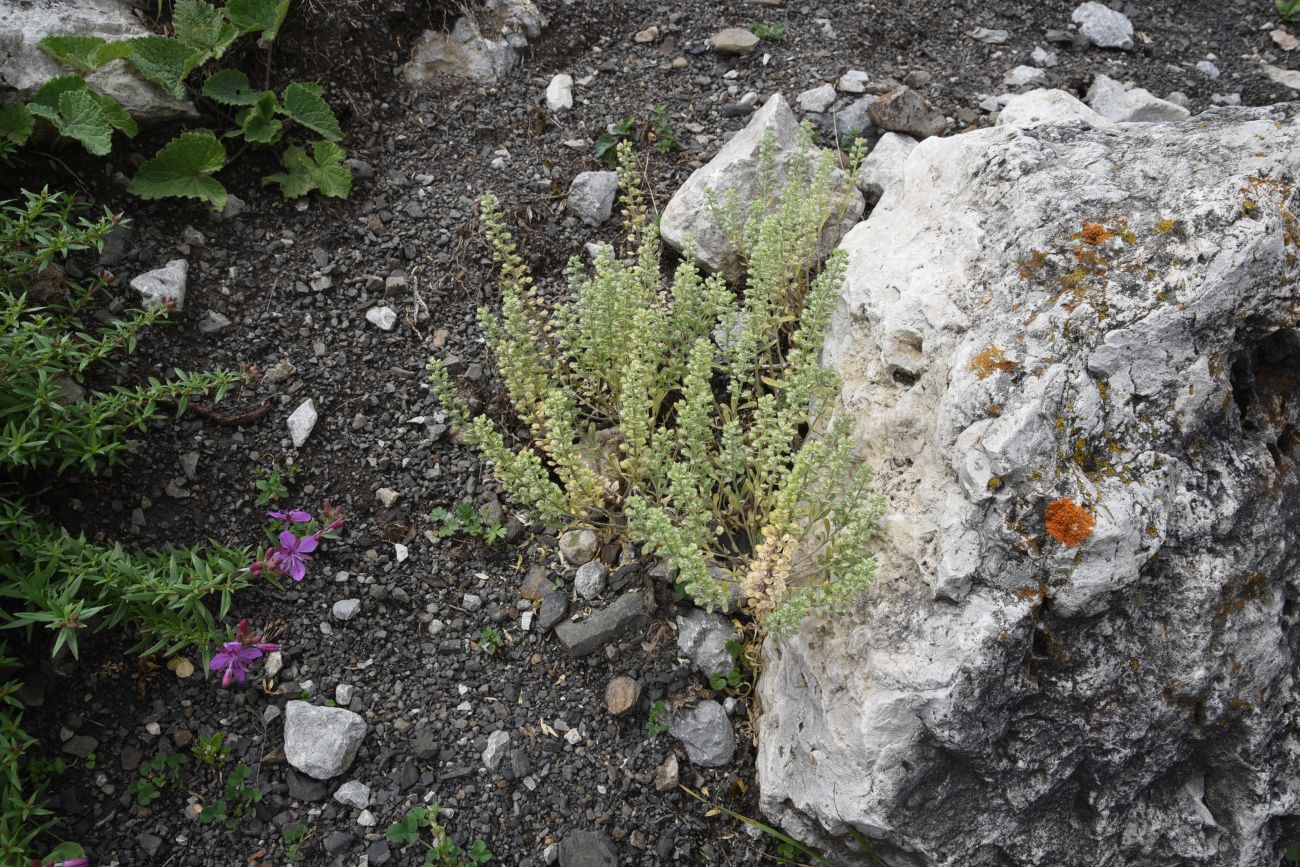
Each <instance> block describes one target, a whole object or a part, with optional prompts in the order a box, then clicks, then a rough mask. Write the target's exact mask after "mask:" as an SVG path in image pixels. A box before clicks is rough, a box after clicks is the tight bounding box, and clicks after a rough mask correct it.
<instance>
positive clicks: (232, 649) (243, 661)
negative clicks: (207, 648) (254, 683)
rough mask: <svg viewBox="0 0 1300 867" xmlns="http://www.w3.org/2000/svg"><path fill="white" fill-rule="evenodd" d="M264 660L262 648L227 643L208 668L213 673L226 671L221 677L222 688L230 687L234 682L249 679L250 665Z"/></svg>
mask: <svg viewBox="0 0 1300 867" xmlns="http://www.w3.org/2000/svg"><path fill="white" fill-rule="evenodd" d="M261 658H262V649H261V648H260V647H249V646H247V645H245V644H242V643H240V642H238V641H227V642H226V643H225V644H223V645H221V650H220V651H219V652H218V653H217V654H215V655H214V656H213V657H212V662H210V663H208V668H210V669H212V670H213V671H222V670H223V669H224V670H225V673H224V674H223V675H222V676H221V686H222V687H223V688H224V687H228V686H230V682H231V681H232V680H238V681H239V682H240V683H243V682H244V678H245V677H247V674H246V672H247V671H248V666H249V663H252V662H256V661H257V660H259V659H261Z"/></svg>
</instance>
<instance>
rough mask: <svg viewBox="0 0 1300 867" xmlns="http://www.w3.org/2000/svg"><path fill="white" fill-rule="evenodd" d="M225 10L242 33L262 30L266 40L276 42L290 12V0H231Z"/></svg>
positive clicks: (231, 21) (227, 16)
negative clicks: (281, 26)
mask: <svg viewBox="0 0 1300 867" xmlns="http://www.w3.org/2000/svg"><path fill="white" fill-rule="evenodd" d="M225 12H226V18H228V19H230V23H231V24H233V25H235V26H236V27H238V28H239V32H240V33H256V32H258V31H261V34H262V39H263V40H264V41H266V42H274V41H275V37H276V36H277V35H278V34H279V32H280V25H281V24H283V23H284V16H286V15H288V14H289V0H230V2H229V3H227V4H226V6H225Z"/></svg>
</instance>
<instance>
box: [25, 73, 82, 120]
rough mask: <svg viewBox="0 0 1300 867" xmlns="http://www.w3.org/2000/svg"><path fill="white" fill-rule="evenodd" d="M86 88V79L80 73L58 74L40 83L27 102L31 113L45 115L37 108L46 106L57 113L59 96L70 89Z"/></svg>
mask: <svg viewBox="0 0 1300 867" xmlns="http://www.w3.org/2000/svg"><path fill="white" fill-rule="evenodd" d="M86 89H87V88H86V79H84V78H82V77H81V76H80V75H59V76H56V77H54V78H51V79H50V80H49V81H47V82H45V83H44V84H42V85H41V89H40V90H38V91H36V93H35V94H33V95H32V98H31V101H30V102H28V103H27V104H28V105H29V106H31V109H32V113H33V114H36V115H39V116H41V117H47V115H45V114H43V113H41V112H40V111H37V108H38V107H39V108H48V109H49V110H50V111H52V112H56V113H57V112H58V110H59V97H60V96H62V95H63V94H65V93H67V92H68V91H70V90H86Z"/></svg>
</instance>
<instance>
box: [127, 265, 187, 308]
mask: <svg viewBox="0 0 1300 867" xmlns="http://www.w3.org/2000/svg"><path fill="white" fill-rule="evenodd" d="M189 273H190V263H189V262H187V261H185V260H184V259H172V260H171V261H170V262H168V263H167V264H166V265H164V266H163V267H161V268H155V269H154V270H152V271H146V272H145V273H144V274H141V275H140V276H138V277H136V278H135V279H134V280H132V281H131V288H132V289H134V290H135V291H136V292H139V293H140V297H141V298H142V299H143V300H144V303H145V305H146V306H148V307H158V306H160V305H164V304H170V305H171V306H172V308H173V309H174V310H178V311H179V310H184V309H185V284H186V278H187V277H188V276H189Z"/></svg>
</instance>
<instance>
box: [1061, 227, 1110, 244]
mask: <svg viewBox="0 0 1300 867" xmlns="http://www.w3.org/2000/svg"><path fill="white" fill-rule="evenodd" d="M1071 237H1073V238H1076V239H1078V238H1081V239H1083V242H1084V243H1085V244H1101V243H1104V242H1106V241H1109V240H1110V239H1111V238H1113V237H1115V233H1114V232H1112V231H1111V230H1110V229H1107V228H1106V227H1105V226H1103V225H1102V224H1101V223H1084V224H1083V231H1082V232H1076V233H1075V234H1074V235H1072V236H1071Z"/></svg>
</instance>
